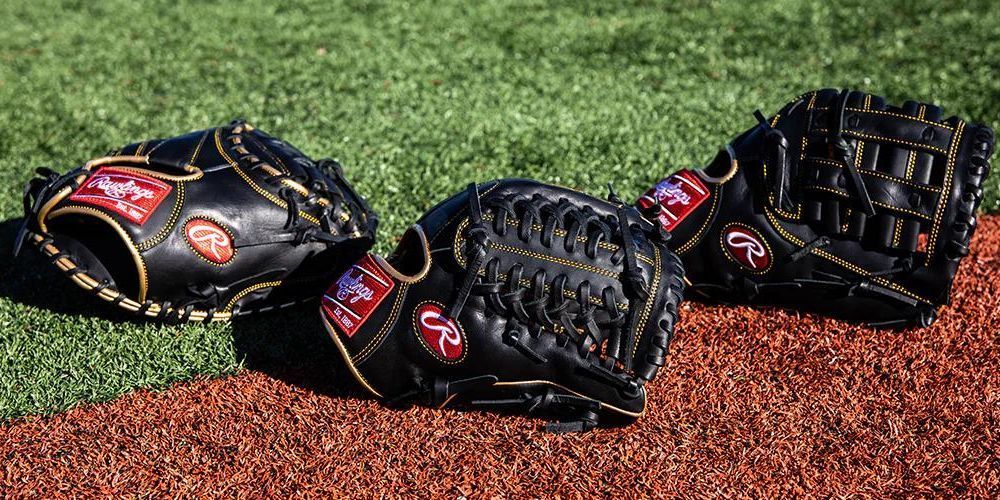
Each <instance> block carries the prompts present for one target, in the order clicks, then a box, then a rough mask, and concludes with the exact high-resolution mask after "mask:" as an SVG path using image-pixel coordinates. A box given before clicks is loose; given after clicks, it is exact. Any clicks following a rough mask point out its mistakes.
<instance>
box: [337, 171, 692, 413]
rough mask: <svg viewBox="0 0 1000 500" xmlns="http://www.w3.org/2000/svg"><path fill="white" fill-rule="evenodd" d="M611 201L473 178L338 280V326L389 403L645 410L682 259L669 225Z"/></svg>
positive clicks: (359, 370) (352, 357) (354, 362)
mask: <svg viewBox="0 0 1000 500" xmlns="http://www.w3.org/2000/svg"><path fill="white" fill-rule="evenodd" d="M612 199H614V200H615V201H614V202H612V203H609V202H605V201H603V200H599V199H596V198H592V197H590V196H587V195H585V194H582V193H579V192H576V191H572V190H569V189H565V188H560V187H553V186H547V185H544V184H539V183H536V182H532V181H527V180H500V181H493V182H489V183H486V184H483V185H480V186H476V185H475V184H473V185H470V186H469V188H468V190H467V191H465V192H463V193H460V194H458V195H456V196H453V197H451V198H449V199H448V200H446V201H444V202H442V203H440V204H438V205H437V206H436V207H435V208H433V209H431V211H430V212H428V213H427V214H425V215H424V216H423V217H422V218H421V219H420V221H418V223H417V224H416V225H414V226H412V227H411V228H410V229H409V230H408V231H407V232H406V233H405V234H404V235H403V237H402V239H401V241H400V243H399V246H398V248H397V249H396V251H395V253H394V254H393V255H392V256H391V257H390V258H389V259H388V260H385V259H382V258H381V257H378V256H373V255H368V256H365V257H364V258H362V259H361V260H360V261H359V262H358V263H357V264H355V265H354V267H353V268H351V269H349V270H348V271H347V272H346V273H344V274H343V275H342V276H341V277H340V279H338V280H337V281H336V282H334V283H333V284H332V285H331V286H330V288H329V289H328V290H327V292H326V294H325V295H324V298H323V304H322V308H321V312H322V316H323V319H324V322H325V323H326V326H327V329H328V330H329V332H330V335H331V337H333V340H334V341H335V343H336V345H337V347H338V348H339V350H340V352H341V354H342V355H343V356H344V359H345V360H346V361H347V364H348V367H349V368H350V370H351V372H352V373H353V374H354V376H355V378H356V379H357V380H358V381H359V382H360V383H361V385H363V386H364V387H366V388H367V389H368V390H369V391H371V392H372V393H373V394H375V395H376V396H378V397H381V398H384V399H385V400H387V401H388V402H389V403H411V402H417V403H421V404H427V405H432V406H444V405H446V404H449V403H454V404H463V405H470V406H474V407H490V408H494V409H496V408H501V409H506V410H508V411H514V412H519V411H526V412H529V413H533V414H538V415H542V416H548V417H550V418H554V419H556V420H560V421H561V422H560V423H552V424H550V426H549V429H550V430H552V431H581V430H587V429H590V428H592V427H594V426H595V425H597V423H598V421H599V420H602V421H603V422H612V421H615V420H618V421H622V419H623V420H624V421H628V420H630V419H634V418H635V417H638V416H639V415H641V414H642V412H643V410H644V407H645V402H646V393H645V388H644V386H645V384H646V382H648V381H650V380H652V379H653V377H654V376H655V375H656V372H657V369H658V368H659V367H660V366H662V365H663V361H664V356H665V354H666V351H667V344H668V342H669V341H670V338H671V334H672V331H673V327H674V323H675V321H676V320H677V306H678V301H679V300H680V297H681V294H682V270H681V266H680V261H679V260H678V259H677V258H676V256H674V255H673V254H671V253H670V252H669V251H668V250H667V249H666V245H665V240H666V238H667V237H668V236H667V234H666V233H665V232H663V231H660V230H659V228H657V227H655V226H654V225H653V224H650V223H649V222H647V221H644V220H643V219H642V217H641V216H640V215H639V213H638V212H637V211H636V210H635V209H634V208H632V207H629V206H627V205H623V204H622V203H621V202H620V200H617V197H612ZM501 411H503V410H501ZM605 416H607V417H608V418H603V419H602V417H605ZM611 417H616V418H611ZM617 417H621V418H617Z"/></svg>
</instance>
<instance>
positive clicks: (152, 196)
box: [69, 167, 173, 226]
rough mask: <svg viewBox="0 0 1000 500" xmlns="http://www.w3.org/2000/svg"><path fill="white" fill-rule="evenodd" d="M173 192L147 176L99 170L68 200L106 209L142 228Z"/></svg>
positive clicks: (121, 171)
mask: <svg viewBox="0 0 1000 500" xmlns="http://www.w3.org/2000/svg"><path fill="white" fill-rule="evenodd" d="M172 189H173V187H171V186H170V185H169V184H166V183H164V182H160V181H159V180H156V179H154V178H152V177H149V176H147V175H142V174H139V173H135V172H131V171H128V170H122V169H118V168H115V167H101V168H99V169H97V171H96V172H94V174H93V175H91V176H90V177H89V178H88V179H87V180H86V181H84V183H83V185H81V186H80V187H78V188H77V189H76V191H74V192H73V194H71V195H70V196H69V199H71V200H73V201H78V202H81V203H86V204H88V205H95V206H98V207H101V208H106V209H108V210H110V211H112V212H114V213H116V214H118V215H121V216H122V217H124V218H126V219H128V220H129V221H131V222H132V223H134V224H138V225H140V226H141V225H143V224H144V223H145V222H146V219H148V218H149V216H150V214H152V213H153V212H154V211H156V207H159V206H160V203H162V202H163V200H164V199H165V198H166V197H167V195H168V194H170V191H171V190H172Z"/></svg>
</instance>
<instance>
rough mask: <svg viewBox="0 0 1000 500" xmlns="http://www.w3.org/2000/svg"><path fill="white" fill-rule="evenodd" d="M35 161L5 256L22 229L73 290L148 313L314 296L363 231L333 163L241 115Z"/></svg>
mask: <svg viewBox="0 0 1000 500" xmlns="http://www.w3.org/2000/svg"><path fill="white" fill-rule="evenodd" d="M39 173H40V174H41V175H42V176H43V177H44V178H41V179H38V178H36V179H33V180H32V181H30V182H29V183H28V184H27V185H26V186H25V194H24V210H25V225H24V227H23V228H22V230H21V233H20V234H19V235H18V240H17V243H16V244H15V254H16V253H17V250H18V249H19V248H20V247H21V245H22V243H23V242H24V241H25V240H26V239H27V240H30V241H32V242H33V243H35V244H36V245H37V246H38V247H39V248H40V249H41V251H42V252H43V253H44V254H45V255H46V256H48V257H49V259H50V260H51V261H52V262H53V263H54V264H55V265H56V266H58V268H59V269H60V270H62V271H63V272H64V273H66V274H67V275H68V276H69V277H70V278H72V280H73V281H74V282H76V283H77V284H78V285H80V286H81V287H83V288H84V289H86V290H89V291H90V292H92V293H94V294H95V295H97V296H98V297H100V298H102V299H104V300H107V301H110V302H112V303H114V304H117V305H119V306H121V307H123V308H125V309H127V310H129V311H133V312H137V313H139V314H143V315H145V316H148V317H153V318H157V319H160V320H169V321H178V320H179V321H188V320H190V321H211V320H223V319H229V318H230V317H232V316H233V315H236V314H240V313H246V312H250V311H255V310H264V309H269V308H274V307H281V306H284V305H290V304H292V303H295V302H296V301H300V300H304V299H308V298H312V297H316V296H318V295H319V294H320V293H321V292H322V290H323V287H324V286H325V285H326V284H328V283H329V280H330V279H331V278H332V277H333V276H337V275H338V274H339V273H340V272H341V271H342V270H343V269H344V267H345V266H346V265H349V264H350V263H351V262H354V261H355V260H357V258H358V257H360V256H361V255H363V254H364V252H365V251H367V250H368V248H370V247H371V245H372V241H373V238H374V232H375V226H376V218H375V215H374V214H373V213H372V211H371V209H370V208H369V207H368V205H367V203H366V202H365V201H364V199H362V198H361V197H360V196H358V195H357V194H356V193H355V192H354V190H353V189H352V188H351V186H350V185H349V184H348V183H347V182H346V181H345V180H344V178H343V176H342V173H341V169H340V166H339V165H338V164H337V163H336V162H334V161H332V160H321V161H318V162H314V161H313V160H310V159H309V158H307V157H306V156H305V155H303V154H302V153H301V152H299V151H298V150H297V149H295V148H294V147H292V146H290V145H289V144H287V143H285V142H283V141H281V140H279V139H276V138H274V137H271V136H269V135H267V134H265V133H263V132H261V131H259V130H256V129H254V128H253V127H252V126H250V125H248V124H246V123H243V122H233V123H232V124H230V125H229V126H225V127H219V128H215V129H210V130H203V131H198V132H192V133H190V134H187V135H182V136H179V137H174V138H171V139H162V140H152V141H147V142H142V143H138V144H132V145H129V146H126V147H124V148H122V149H121V150H119V151H117V152H115V153H112V154H110V155H109V156H106V157H103V158H98V159H96V160H92V161H90V162H88V163H87V164H86V165H85V166H83V167H81V168H78V169H76V170H73V171H72V172H69V173H67V174H65V175H59V174H57V173H54V172H52V171H51V170H48V169H39ZM338 265H339V266H340V268H339V269H337V267H338Z"/></svg>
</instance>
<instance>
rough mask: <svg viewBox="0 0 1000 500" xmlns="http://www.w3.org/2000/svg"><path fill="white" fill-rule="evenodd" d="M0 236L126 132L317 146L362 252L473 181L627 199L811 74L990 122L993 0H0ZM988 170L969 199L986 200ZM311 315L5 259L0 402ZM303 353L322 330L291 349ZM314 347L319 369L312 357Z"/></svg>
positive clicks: (305, 325) (213, 346)
mask: <svg viewBox="0 0 1000 500" xmlns="http://www.w3.org/2000/svg"><path fill="white" fill-rule="evenodd" d="M0 19H2V20H4V21H5V22H4V26H3V28H4V29H3V30H0V104H2V105H0V221H2V222H0V237H2V239H0V244H3V245H7V244H8V242H10V241H11V240H12V239H13V235H14V233H15V232H16V228H17V226H18V224H19V222H20V221H19V218H20V213H21V202H20V196H21V186H22V185H23V183H24V182H25V181H26V180H27V179H28V178H29V177H30V176H31V170H32V169H33V168H34V167H37V166H49V167H53V168H56V169H60V170H64V169H68V168H71V167H73V166H76V165H78V164H80V163H82V162H84V161H85V160H87V159H88V158H91V157H94V156H98V155H100V154H102V153H104V152H105V151H107V150H110V149H113V148H116V147H118V146H120V145H122V144H125V143H129V142H132V141H136V140H140V139H144V138H149V137H156V136H166V135H174V134H177V133H180V132H183V131H187V130H192V129H198V128H205V127H209V126H213V125H217V124H221V123H225V122H227V121H229V120H230V119H232V118H234V117H243V118H247V119H249V120H250V121H251V122H252V123H254V124H256V125H257V126H258V127H260V128H261V129H263V130H265V131H267V132H269V133H272V134H275V135H278V136H281V137H284V138H286V139H287V140H289V141H290V142H292V143H293V144H295V145H297V146H299V147H300V148H301V149H303V150H304V151H305V152H307V153H308V154H311V155H313V156H317V157H319V156H332V157H335V158H337V159H339V160H340V161H341V162H342V163H343V164H344V165H345V166H346V172H347V175H349V177H350V178H351V180H352V181H354V182H355V184H356V186H357V187H358V188H359V190H360V191H361V192H362V193H364V194H366V195H367V197H368V199H369V200H370V201H371V203H372V204H373V205H374V207H375V208H376V210H377V211H378V212H379V213H380V215H381V217H382V226H381V228H380V229H381V231H380V243H379V245H378V247H377V250H378V251H381V252H385V251H387V250H388V249H390V248H391V247H392V245H393V243H394V241H395V237H396V235H398V234H400V233H401V231H402V229H403V228H404V227H405V226H406V225H407V224H409V223H411V222H412V221H414V220H415V219H416V218H417V216H418V215H419V214H420V213H422V212H423V211H424V210H425V209H426V208H428V207H429V206H430V205H431V204H433V203H434V202H435V201H436V200H439V199H441V198H442V197H444V196H446V195H448V194H450V193H452V192H454V191H456V190H458V189H460V188H462V187H463V186H464V185H465V184H466V183H468V182H470V181H483V180H488V179H490V178H496V177H505V176H523V177H533V178H537V179H539V180H542V181H546V182H553V183H559V184H563V185H568V186H572V187H575V188H578V189H582V190H584V191H588V192H591V193H593V194H598V195H600V194H602V193H604V192H605V190H606V188H605V185H606V184H607V183H608V182H609V181H611V182H614V184H615V186H616V188H617V189H618V191H620V192H622V193H623V194H626V195H629V196H633V195H635V194H636V193H638V192H640V190H642V189H643V188H644V187H646V186H647V185H648V184H650V183H651V182H653V181H655V180H657V179H658V178H660V177H661V176H662V175H663V174H665V173H667V172H668V171H671V170H673V169H675V168H678V167H681V166H689V165H698V164H701V163H704V162H705V161H707V160H708V159H710V157H711V156H712V154H713V153H714V152H715V150H716V149H717V148H718V147H719V146H720V145H721V144H723V143H724V142H725V141H726V140H727V139H729V138H730V137H732V136H733V135H734V134H736V133H737V132H739V131H741V130H742V129H745V128H747V127H749V126H751V125H752V124H753V123H754V120H753V117H752V115H751V112H752V111H753V110H754V109H756V108H760V109H762V110H765V112H767V111H773V110H776V109H777V108H778V107H779V106H780V105H781V104H782V103H784V102H785V101H787V100H789V99H790V98H792V97H793V96H795V95H798V94H800V93H801V92H804V91H806V90H810V89H812V88H817V87H852V88H858V89H862V90H867V91H871V92H874V93H877V94H880V95H885V96H887V97H888V98H889V99H890V100H891V101H894V102H900V101H902V100H904V99H907V98H916V99H920V100H925V101H932V102H936V103H939V104H941V105H942V106H944V107H945V109H946V111H948V112H951V113H955V114H958V115H960V116H964V117H966V118H969V119H972V120H976V121H980V122H985V123H988V124H991V125H993V126H994V127H996V125H997V124H998V123H1000V80H998V79H996V78H995V72H996V70H997V68H998V66H1000V55H998V54H1000V8H998V7H997V5H996V3H995V2H994V1H989V0H987V1H970V2H937V1H890V2H869V1H847V2H836V3H834V2H811V1H809V2H807V1H788V0H786V1H779V0H770V1H762V2H692V1H678V2H662V3H661V2H651V1H638V2H629V3H618V2H607V1H595V2H579V1H565V2H541V1H516V2H496V3H493V2H488V3H486V2H484V3H471V2H463V1H454V2H428V3H422V2H408V3H394V2H360V1H352V2H325V1H315V2H309V3H294V4H293V3H292V2H281V3H280V4H279V3H278V2H266V1H262V0H260V1H248V2H240V3H238V4H230V3H224V2H176V1H158V2H153V1H142V2H136V1H124V0H122V1H104V2H86V1H66V2H54V1H48V0H43V1H32V2H27V1H15V0H12V1H7V2H3V3H2V4H0ZM998 182H1000V176H994V177H993V178H992V179H991V180H990V181H989V189H988V190H987V200H986V201H985V203H984V207H985V208H987V209H988V210H992V211H995V210H998V209H1000V199H998V197H997V195H998V190H997V189H996V188H997V184H998ZM314 314H315V313H314V311H313V310H312V309H310V308H306V309H302V310H298V311H296V312H294V313H290V314H287V315H285V316H283V317H277V318H263V319H261V320H260V322H257V320H249V321H247V322H243V324H242V325H241V324H240V323H239V322H238V323H237V324H235V325H212V326H198V325H193V326H157V325H151V324H144V323H135V322H122V321H120V320H121V319H122V318H121V317H120V316H118V315H115V314H114V313H111V312H110V311H109V309H108V308H106V307H105V306H103V305H101V304H98V303H96V302H95V301H94V300H93V299H91V298H90V297H87V296H85V295H84V294H83V293H81V292H79V291H77V290H76V289H75V288H73V287H72V286H71V285H69V284H68V283H67V282H66V280H65V279H64V278H62V277H60V276H57V275H56V274H55V273H53V272H51V271H48V270H47V269H46V268H45V267H44V264H43V263H42V262H41V260H40V259H38V258H35V257H33V256H25V255H22V256H21V257H20V258H18V259H16V260H12V259H9V258H7V259H4V260H3V262H2V263H0V350H2V356H0V418H3V419H9V418H12V417H18V416H22V415H28V414H39V413H50V412H55V411H59V410H62V409H65V408H68V407H70V406H73V405H75V404H77V403H80V402H83V401H101V400H107V399H110V398H114V397H116V396H118V395H120V394H122V393H125V392H128V391H130V390H132V389H134V388H138V387H146V388H160V387H164V386H166V385H168V384H170V383H172V382H174V381H178V380H184V379H188V378H191V377H194V376H197V375H206V376H218V375H221V374H226V373H233V372H236V371H239V370H240V369H241V367H244V366H250V367H251V368H254V367H265V366H268V365H270V364H279V365H280V364H283V363H285V364H288V363H290V364H295V363H299V362H301V357H302V356H305V357H310V359H315V360H321V359H323V358H322V357H323V356H325V355H327V354H331V355H332V353H331V352H328V351H325V349H326V347H325V345H326V344H325V343H324V338H323V334H322V333H321V332H320V330H318V329H316V328H315V326H316V325H315V324H314V322H313V320H312V315H314ZM312 346H320V347H312ZM333 362H334V361H333V358H332V357H331V363H333Z"/></svg>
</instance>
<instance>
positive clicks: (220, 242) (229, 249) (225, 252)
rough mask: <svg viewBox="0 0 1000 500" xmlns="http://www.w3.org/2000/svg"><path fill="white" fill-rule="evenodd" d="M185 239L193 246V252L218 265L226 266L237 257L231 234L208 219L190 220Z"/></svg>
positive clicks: (186, 227) (185, 229) (185, 226)
mask: <svg viewBox="0 0 1000 500" xmlns="http://www.w3.org/2000/svg"><path fill="white" fill-rule="evenodd" d="M184 237H185V238H187V240H188V243H190V244H191V249H192V250H194V251H195V252H198V255H201V256H202V257H204V258H206V259H208V260H209V261H211V262H214V263H216V264H220V265H222V264H226V263H228V262H229V261H230V260H232V259H233V256H234V255H236V249H235V248H233V239H232V238H231V237H230V236H229V233H227V232H226V231H225V230H224V229H222V226H220V225H218V224H216V223H215V222H212V221H210V220H208V219H203V218H194V219H191V220H189V221H188V222H187V224H184Z"/></svg>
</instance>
